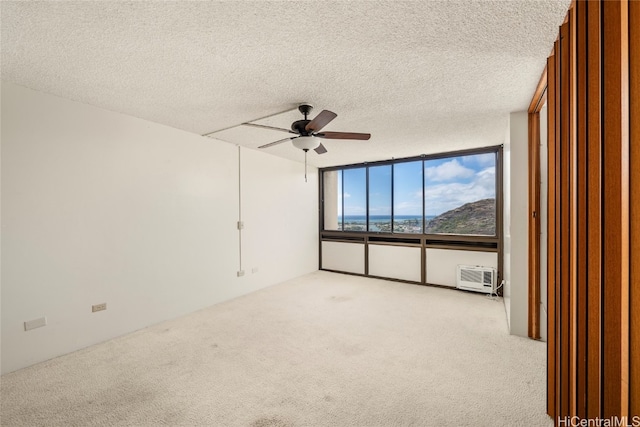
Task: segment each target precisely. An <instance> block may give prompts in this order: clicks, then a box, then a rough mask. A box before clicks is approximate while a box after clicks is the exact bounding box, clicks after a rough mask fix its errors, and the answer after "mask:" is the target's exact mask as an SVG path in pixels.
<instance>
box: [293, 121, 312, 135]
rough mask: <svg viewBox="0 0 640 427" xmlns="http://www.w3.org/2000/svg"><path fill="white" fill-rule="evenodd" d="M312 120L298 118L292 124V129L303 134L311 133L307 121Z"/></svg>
mask: <svg viewBox="0 0 640 427" xmlns="http://www.w3.org/2000/svg"><path fill="white" fill-rule="evenodd" d="M310 121H311V120H298V121H295V122H293V123H292V124H291V130H292V131H294V132H296V133H299V134H300V135H302V136H305V135H309V133H310V132H308V131H307V130H306V129H305V128H306V127H307V123H309V122H310Z"/></svg>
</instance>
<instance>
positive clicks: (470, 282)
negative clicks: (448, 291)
mask: <svg viewBox="0 0 640 427" xmlns="http://www.w3.org/2000/svg"><path fill="white" fill-rule="evenodd" d="M456 273H457V274H456V287H457V288H458V289H464V290H467V291H475V292H483V293H487V294H488V293H492V292H494V291H495V278H496V270H495V268H492V267H482V266H472V265H458V267H457V271H456Z"/></svg>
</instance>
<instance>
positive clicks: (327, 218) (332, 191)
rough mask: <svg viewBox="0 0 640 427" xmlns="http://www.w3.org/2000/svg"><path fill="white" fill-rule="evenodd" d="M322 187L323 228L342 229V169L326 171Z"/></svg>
mask: <svg viewBox="0 0 640 427" xmlns="http://www.w3.org/2000/svg"><path fill="white" fill-rule="evenodd" d="M322 186H323V188H324V194H323V199H324V229H325V230H342V171H340V170H338V171H326V172H324V175H323V177H322Z"/></svg>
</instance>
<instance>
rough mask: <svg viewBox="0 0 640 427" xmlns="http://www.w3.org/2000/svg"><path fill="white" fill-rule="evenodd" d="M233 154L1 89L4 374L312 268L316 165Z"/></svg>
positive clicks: (177, 134)
mask: <svg viewBox="0 0 640 427" xmlns="http://www.w3.org/2000/svg"><path fill="white" fill-rule="evenodd" d="M238 152H239V150H238V148H237V147H235V146H232V145H230V144H226V143H222V142H220V141H215V140H212V139H210V138H204V137H201V136H198V135H194V134H190V133H187V132H184V131H180V130H176V129H172V128H169V127H166V126H162V125H158V124H155V123H151V122H147V121H144V120H140V119H136V118H133V117H130V116H125V115H122V114H118V113H113V112H109V111H105V110H102V109H98V108H94V107H91V106H87V105H83V104H79V103H76V102H72V101H68V100H65V99H62V98H58V97H54V96H50V95H46V94H42V93H39V92H35V91H32V90H29V89H25V88H22V87H19V86H15V85H12V84H9V83H5V82H3V86H2V169H1V172H2V248H1V249H2V267H3V268H2V273H1V274H2V277H1V279H2V291H1V304H2V306H1V307H2V310H1V320H2V322H1V327H2V337H1V341H2V372H3V373H6V372H10V371H13V370H15V369H19V368H21V367H25V366H28V365H31V364H33V363H36V362H39V361H43V360H46V359H49V358H51V357H55V356H58V355H61V354H65V353H68V352H71V351H73V350H76V349H79V348H82V347H86V346H88V345H91V344H94V343H97V342H101V341H104V340H107V339H110V338H112V337H115V336H118V335H122V334H125V333H128V332H131V331H134V330H137V329H140V328H143V327H145V326H148V325H151V324H154V323H157V322H160V321H162V320H166V319H170V318H174V317H177V316H180V315H184V314H187V313H190V312H193V311H195V310H198V309H201V308H203V307H207V306H210V305H212V304H215V303H218V302H221V301H224V300H226V299H229V298H233V297H236V296H239V295H242V294H245V293H247V292H250V291H253V290H255V289H259V288H261V287H265V286H268V285H271V284H274V283H277V282H278V281H281V280H285V279H288V278H291V277H295V276H297V275H301V274H305V273H307V272H311V271H314V270H315V269H316V268H317V258H318V241H317V215H318V207H317V184H316V183H317V171H316V170H315V169H313V168H312V172H311V174H310V182H309V183H308V184H307V185H302V184H303V183H304V179H303V172H302V171H303V169H302V168H303V166H302V165H300V164H297V163H293V162H290V161H288V160H284V159H280V158H277V157H274V156H270V155H268V154H263V153H258V152H250V150H242V154H243V156H242V162H243V163H242V166H240V165H239V161H238ZM239 168H241V169H242V181H243V186H244V189H245V192H244V193H243V195H242V201H243V205H244V209H245V211H244V212H243V214H244V218H243V219H244V220H245V224H246V228H245V230H244V231H243V234H242V239H243V255H244V256H243V258H245V260H244V264H243V268H245V271H247V270H248V271H247V275H245V276H244V277H241V278H238V277H236V271H237V270H238V268H239V264H240V257H239V232H238V230H237V229H236V221H237V220H238V215H239V208H238V206H239V193H238V176H239ZM271 196H272V197H273V199H272V197H271ZM274 199H275V200H274ZM276 233H277V236H278V237H277V239H273V238H272V237H273V236H274V235H275V234H276ZM245 266H257V267H259V269H258V271H257V272H256V273H254V274H252V273H251V271H252V270H251V268H250V267H249V268H247V267H245ZM103 302H106V303H107V310H106V311H103V312H98V313H91V305H92V304H98V303H103ZM42 316H46V318H47V322H48V325H47V326H45V327H42V328H38V329H33V330H31V331H28V332H25V331H24V327H23V322H24V321H27V320H31V319H35V318H39V317H42Z"/></svg>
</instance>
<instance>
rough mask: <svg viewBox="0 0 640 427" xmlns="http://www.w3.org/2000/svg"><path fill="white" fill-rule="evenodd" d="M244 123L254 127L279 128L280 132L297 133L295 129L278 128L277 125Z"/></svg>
mask: <svg viewBox="0 0 640 427" xmlns="http://www.w3.org/2000/svg"><path fill="white" fill-rule="evenodd" d="M243 125H244V126H253V127H256V128H262V129H271V130H279V131H280V132H287V133H295V132H294V131H292V130H289V129H283V128H277V127H275V126H267V125H259V124H257V123H243Z"/></svg>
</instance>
